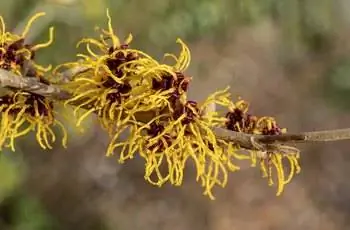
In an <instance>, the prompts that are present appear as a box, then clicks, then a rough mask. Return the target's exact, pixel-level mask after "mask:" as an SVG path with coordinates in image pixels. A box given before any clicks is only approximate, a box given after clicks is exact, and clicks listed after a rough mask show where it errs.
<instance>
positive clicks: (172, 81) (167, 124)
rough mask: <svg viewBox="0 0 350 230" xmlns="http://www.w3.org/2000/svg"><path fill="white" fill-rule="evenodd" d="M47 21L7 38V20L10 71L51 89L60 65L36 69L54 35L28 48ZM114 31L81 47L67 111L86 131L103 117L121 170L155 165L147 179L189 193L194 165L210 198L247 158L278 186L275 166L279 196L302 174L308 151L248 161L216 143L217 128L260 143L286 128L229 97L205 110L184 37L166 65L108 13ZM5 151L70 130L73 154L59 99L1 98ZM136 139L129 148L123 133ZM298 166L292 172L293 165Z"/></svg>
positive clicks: (1, 61) (218, 97) (47, 143)
mask: <svg viewBox="0 0 350 230" xmlns="http://www.w3.org/2000/svg"><path fill="white" fill-rule="evenodd" d="M43 15H44V13H39V14H36V15H35V16H34V17H32V18H31V19H30V20H29V22H28V24H27V26H26V27H25V29H24V31H23V33H22V34H21V35H16V34H12V33H10V32H6V31H5V23H4V22H3V19H2V18H1V17H0V26H1V27H0V68H1V69H4V70H7V71H10V72H12V73H15V74H16V75H18V77H34V78H36V79H37V81H38V82H40V83H42V84H47V85H50V84H51V82H50V81H48V80H46V79H45V78H44V74H45V73H47V72H48V71H49V70H50V69H51V66H49V67H48V68H44V67H42V66H40V65H38V64H36V63H35V61H34V59H35V54H36V51H37V50H38V49H40V48H44V47H47V46H48V45H50V44H51V43H52V41H53V28H50V39H49V41H48V42H46V43H43V44H38V45H30V44H26V42H25V38H26V35H27V34H28V32H29V29H30V26H31V24H32V23H33V22H34V21H35V20H36V19H37V18H38V17H41V16H43ZM107 17H108V28H107V29H106V30H105V29H101V30H100V36H99V37H98V38H84V39H82V40H81V41H80V42H78V44H77V46H80V45H83V44H84V45H85V49H86V53H85V54H78V55H77V56H78V57H79V60H78V61H76V62H70V63H65V64H62V65H60V66H58V67H57V68H56V69H55V70H53V74H54V75H55V73H56V72H57V71H58V70H59V69H61V68H71V67H82V68H84V69H85V70H86V71H82V72H78V73H77V74H75V75H74V76H73V78H72V79H71V81H69V82H66V83H64V84H63V86H62V87H63V88H64V89H65V90H67V91H68V92H69V93H70V94H71V95H72V97H71V98H70V99H68V100H66V101H65V105H66V106H68V105H69V106H74V116H76V117H77V123H76V125H77V126H80V125H81V124H82V122H83V121H84V120H85V119H86V118H87V117H88V116H89V115H91V114H95V115H96V116H97V117H98V120H99V123H100V124H101V127H102V128H103V129H105V130H106V131H107V132H108V134H109V135H110V142H109V145H108V148H107V151H106V155H107V156H112V155H114V154H115V153H118V158H119V162H120V163H124V162H125V161H126V160H129V159H132V158H134V157H136V156H140V157H141V158H143V160H144V162H145V174H144V177H145V180H146V181H148V182H149V183H151V184H153V185H156V186H162V185H163V184H165V183H170V184H172V185H174V186H180V185H182V183H183V180H184V171H185V168H186V167H187V166H188V164H192V165H193V166H194V167H195V169H196V173H197V174H196V180H197V181H198V182H199V183H200V184H201V185H202V187H203V188H204V194H205V195H207V196H209V197H210V198H211V199H214V195H213V191H212V190H213V188H214V186H221V187H224V186H225V185H226V184H227V181H228V174H229V172H235V171H238V170H239V169H240V167H239V165H238V163H239V161H240V160H250V161H251V163H252V166H256V164H257V162H258V161H260V168H261V170H262V172H263V176H264V177H267V178H268V181H269V184H270V185H272V184H273V181H274V180H273V178H272V177H273V173H272V171H273V168H275V169H276V175H277V180H278V189H277V195H279V194H281V192H282V191H283V188H284V186H285V185H286V184H287V183H289V182H290V180H291V179H292V177H293V176H294V174H295V173H298V172H299V171H300V167H299V164H298V157H299V155H298V152H295V151H293V149H292V148H290V149H288V148H287V147H286V146H281V147H280V148H279V147H278V148H276V146H274V148H271V149H267V150H268V151H267V152H261V151H252V150H251V151H250V154H247V155H242V154H241V153H239V151H238V150H240V148H241V147H240V146H239V145H238V144H237V143H232V142H229V141H226V140H223V139H220V138H217V137H216V136H215V132H214V128H222V129H228V130H232V131H235V132H242V133H247V134H259V135H280V134H282V133H284V132H286V130H285V129H281V128H280V127H279V126H278V125H277V123H276V121H275V119H274V118H272V117H257V116H253V115H251V114H249V113H248V107H249V105H248V103H247V102H246V101H244V100H241V99H240V100H238V101H237V102H232V101H231V100H230V94H229V93H228V89H225V90H222V91H218V92H215V93H213V94H211V95H209V96H208V97H207V98H206V99H205V100H203V101H202V102H198V101H193V100H189V99H188V97H187V93H188V90H189V87H190V84H191V79H192V78H191V76H189V75H187V73H186V70H187V68H188V66H189V64H190V61H191V55H190V51H189V49H188V47H187V45H186V44H185V43H184V42H183V41H182V40H180V39H178V40H177V43H178V44H179V45H180V47H181V51H180V53H179V55H178V56H177V55H173V54H166V55H165V57H166V58H170V59H171V60H172V61H173V63H170V64H169V63H166V62H165V61H167V60H168V59H164V61H163V62H159V61H157V60H156V59H154V58H153V57H151V56H150V55H148V54H146V53H144V52H142V51H141V50H137V49H133V48H132V47H131V42H132V39H133V37H132V35H131V34H130V35H129V36H128V37H127V38H126V39H125V40H124V41H121V40H120V39H119V37H118V36H117V35H116V33H115V31H114V30H113V27H112V23H111V17H110V15H109V12H108V10H107ZM213 104H214V105H220V106H223V107H225V108H227V109H228V110H229V112H227V113H226V116H223V115H222V114H220V113H219V112H218V111H209V110H208V108H209V107H210V106H212V105H213ZM0 113H1V117H2V119H1V126H0V149H1V148H3V147H10V148H11V149H12V150H13V151H14V150H15V145H14V140H15V139H16V138H17V137H20V136H23V135H26V134H28V133H29V132H31V131H35V133H36V139H37V141H38V143H39V145H40V146H41V147H42V148H44V149H46V148H52V143H53V142H54V141H55V140H56V135H55V133H54V130H53V127H54V126H59V128H60V129H61V130H62V132H63V134H64V135H63V138H62V144H63V146H66V142H67V134H66V130H65V128H64V127H63V125H62V123H61V122H60V121H59V120H57V119H56V116H55V115H56V111H55V110H54V103H53V100H52V99H50V98H48V97H45V96H42V95H38V94H35V93H31V92H26V91H25V90H19V89H10V90H9V91H8V93H7V94H6V95H3V96H1V97H0ZM123 133H127V135H128V138H127V139H126V140H123V139H122V138H121V134H123ZM285 159H287V161H288V162H289V168H290V169H289V174H288V175H287V176H285V175H286V172H285V168H286V166H285V163H284V160H285Z"/></svg>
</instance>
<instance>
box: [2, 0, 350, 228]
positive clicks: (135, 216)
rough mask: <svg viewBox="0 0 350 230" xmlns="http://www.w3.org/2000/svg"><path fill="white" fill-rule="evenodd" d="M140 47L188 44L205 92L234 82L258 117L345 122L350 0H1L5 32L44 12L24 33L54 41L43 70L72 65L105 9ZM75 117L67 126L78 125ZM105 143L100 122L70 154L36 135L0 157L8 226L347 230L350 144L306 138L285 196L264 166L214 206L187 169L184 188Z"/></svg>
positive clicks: (311, 126)
mask: <svg viewBox="0 0 350 230" xmlns="http://www.w3.org/2000/svg"><path fill="white" fill-rule="evenodd" d="M107 7H109V8H110V12H111V15H112V18H113V24H114V27H115V28H117V33H118V34H119V35H120V36H121V37H124V36H126V35H127V34H128V33H129V32H131V33H133V35H134V38H135V39H134V42H133V47H137V48H139V49H142V50H145V51H146V52H148V53H150V54H152V55H153V56H155V57H157V58H161V57H162V55H163V54H164V53H165V52H178V51H179V47H178V46H177V45H176V43H175V41H176V38H177V37H181V38H182V39H183V40H184V41H185V42H186V43H187V44H188V45H189V47H190V49H191V51H192V58H193V59H192V64H191V67H190V68H189V70H188V73H189V74H190V75H192V76H193V82H192V85H191V89H190V90H191V93H190V97H191V98H193V99H196V100H201V99H203V98H204V97H205V96H206V95H208V94H209V93H211V92H214V91H215V90H217V89H222V88H225V87H226V86H228V85H229V86H230V87H231V92H232V95H233V97H234V98H236V97H237V96H242V97H243V98H244V99H246V100H248V101H250V102H251V106H252V107H251V109H252V111H253V112H254V113H256V114H257V115H271V116H275V117H276V118H277V119H278V120H279V122H280V124H281V125H282V126H283V127H287V128H288V130H289V131H290V132H300V131H312V130H323V129H335V128H342V127H347V126H349V125H348V124H349V122H350V113H349V110H350V98H349V97H350V1H349V0H305V1H302V0H215V1H214V0H176V1H175V0H174V1H171V0H152V1H151V0H113V1H112V0H45V1H44V0H42V1H38V0H0V15H2V16H3V17H4V18H5V21H6V22H7V23H6V25H7V29H8V30H10V31H18V32H20V31H21V30H22V28H23V25H24V24H25V23H26V21H27V19H28V18H29V17H30V16H32V15H33V14H34V13H36V12H38V11H45V12H47V16H46V17H43V18H41V19H40V20H38V21H36V23H35V24H34V25H33V28H32V31H31V34H30V37H29V38H28V41H33V42H39V41H45V40H46V39H47V37H48V28H49V26H51V25H54V26H55V28H56V36H55V37H56V38H55V43H54V44H53V45H52V46H50V47H49V48H47V49H44V50H41V51H40V54H38V56H37V58H38V62H39V63H41V64H53V65H57V64H59V63H62V62H67V61H72V60H75V54H76V52H77V50H76V49H75V44H76V43H77V41H78V40H79V39H81V38H82V37H86V36H93V35H94V34H95V33H94V27H95V26H100V27H105V25H106V14H105V12H106V8H107ZM71 125H72V124H71ZM107 143H108V138H107V136H106V134H104V132H103V131H102V130H101V129H100V128H99V126H98V125H97V124H96V123H95V122H94V119H93V117H92V118H91V121H90V122H88V124H86V130H85V133H84V134H81V133H79V132H78V131H77V130H75V129H71V130H70V142H69V148H68V149H67V150H64V149H62V148H61V147H60V146H57V147H56V148H55V150H53V151H43V150H41V149H39V147H38V145H37V144H36V142H35V140H34V138H33V137H26V138H24V139H22V140H20V141H19V142H18V148H17V151H16V152H15V153H12V152H6V151H4V152H2V154H1V155H0V229H1V230H44V229H53V230H56V229H59V230H60V229H62V230H70V229H72V230H73V229H74V230H75V229H82V230H85V229H86V230H90V229H91V230H110V229H113V230H114V229H117V230H138V229H140V230H148V229H149V230H158V229H169V230H196V229H200V230H233V229H237V230H240V229H244V230H256V229H262V230H277V229H283V230H289V229H290V230H294V229H310V230H323V229H324V230H339V229H349V228H350V221H349V220H350V182H349V176H348V175H349V173H350V154H349V147H350V142H346V141H345V142H337V143H327V144H318V145H310V144H309V145H303V146H300V148H301V150H302V159H301V165H302V173H301V174H300V175H298V176H297V177H296V178H295V179H294V181H293V182H292V183H291V184H289V185H288V186H287V187H286V190H285V192H284V194H283V195H282V196H281V197H276V196H275V189H274V188H270V187H268V186H267V182H266V180H264V179H262V178H261V177H260V172H259V170H258V169H254V168H247V169H244V170H242V171H240V172H238V173H234V174H231V176H230V181H229V184H228V186H227V187H226V188H225V189H216V190H215V195H216V200H215V201H210V200H209V199H208V198H207V197H204V196H202V188H201V187H200V185H199V184H197V183H196V182H195V180H194V176H193V172H192V171H191V169H188V171H187V177H186V182H185V184H184V186H182V187H181V188H174V187H171V186H164V187H163V188H161V189H159V188H155V187H153V186H151V185H149V184H147V183H146V182H145V181H144V180H143V162H142V161H141V160H137V159H136V160H133V161H130V162H127V163H126V164H124V165H118V163H117V161H116V159H114V158H106V157H104V153H105V149H106V145H107Z"/></svg>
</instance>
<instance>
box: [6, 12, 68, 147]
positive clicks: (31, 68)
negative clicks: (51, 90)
mask: <svg viewBox="0 0 350 230" xmlns="http://www.w3.org/2000/svg"><path fill="white" fill-rule="evenodd" d="M44 14H45V13H38V14H36V15H34V16H33V17H32V18H31V19H30V20H29V21H28V23H27V25H26V27H25V28H24V31H23V33H22V34H21V35H17V34H13V33H10V32H6V30H5V23H4V20H3V18H2V17H1V16H0V68H1V69H4V70H7V71H10V72H13V73H15V74H16V75H18V77H35V78H37V80H38V82H41V83H42V84H50V83H49V82H48V81H47V80H46V79H44V77H43V75H44V73H45V72H47V71H49V70H50V68H51V67H50V66H49V67H47V68H44V67H42V66H40V65H38V64H36V63H35V62H34V58H35V53H36V51H37V50H38V49H40V48H44V47H47V46H49V45H50V44H51V43H52V41H53V28H50V39H49V41H48V42H46V43H43V44H37V45H30V44H26V43H25V38H26V36H27V34H28V32H29V29H30V26H31V24H32V23H33V22H34V21H35V20H36V19H37V18H38V17H41V16H43V15H44ZM53 107H54V105H53V101H52V100H50V99H48V98H45V97H44V96H41V95H37V94H34V93H30V92H26V91H24V90H15V89H11V90H10V91H9V92H8V93H7V94H5V95H3V96H1V97H0V113H1V117H2V119H1V127H0V133H1V134H0V149H2V148H3V147H10V148H11V149H12V150H13V151H15V144H14V140H15V139H16V138H17V137H20V136H23V135H26V134H28V133H29V132H31V131H35V132H36V139H37V141H38V143H39V145H40V146H41V147H42V148H44V149H47V148H49V149H51V148H52V143H53V142H54V141H55V140H56V135H55V133H54V131H53V126H56V125H57V126H59V127H60V128H61V130H62V131H63V134H64V135H63V138H62V144H63V146H65V145H66V142H67V134H66V130H65V128H64V127H63V125H62V123H61V122H60V121H58V120H57V119H55V117H54V113H55V112H54V110H53Z"/></svg>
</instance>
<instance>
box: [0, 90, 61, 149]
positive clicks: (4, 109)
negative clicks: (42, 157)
mask: <svg viewBox="0 0 350 230" xmlns="http://www.w3.org/2000/svg"><path fill="white" fill-rule="evenodd" d="M0 113H1V117H2V119H1V127H0V133H1V134H0V148H2V147H10V148H11V150H12V151H15V143H14V141H15V139H16V138H18V137H20V136H24V135H26V134H28V133H29V132H31V131H35V132H36V139H37V141H38V143H39V145H40V146H41V147H42V148H43V149H47V148H49V149H52V145H51V144H52V143H53V142H54V141H55V140H56V135H55V133H54V131H53V130H52V127H53V126H59V127H60V128H61V130H62V132H63V138H62V145H63V146H64V147H66V142H67V133H66V131H65V128H64V127H63V125H62V123H61V122H59V121H58V120H57V119H55V118H54V111H53V104H52V102H50V101H49V100H48V99H46V98H44V97H43V96H39V95H35V94H31V93H27V92H23V91H18V92H16V93H11V94H9V95H5V96H2V97H1V98H0Z"/></svg>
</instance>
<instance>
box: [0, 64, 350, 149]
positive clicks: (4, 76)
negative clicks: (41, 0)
mask: <svg viewBox="0 0 350 230" xmlns="http://www.w3.org/2000/svg"><path fill="white" fill-rule="evenodd" d="M86 70H87V68H86V67H81V68H80V67H75V68H73V69H69V70H66V71H65V72H62V73H59V74H58V75H59V76H57V77H58V78H59V79H60V81H61V82H67V81H69V80H70V79H72V78H73V77H74V75H76V74H78V73H81V72H84V71H86ZM0 88H5V89H6V88H7V89H19V90H24V91H27V92H31V93H35V94H38V95H42V96H45V97H49V98H52V99H54V100H58V101H64V100H67V99H69V98H71V94H70V93H69V92H67V91H64V90H62V89H61V88H60V87H59V86H58V85H55V84H50V85H48V84H44V83H41V82H40V81H39V80H38V79H37V78H35V77H21V76H18V75H16V74H14V73H12V72H9V71H6V70H3V69H0ZM148 117H149V118H151V117H152V116H147V114H140V117H138V119H140V120H142V121H143V122H147V121H148V119H147V118H148ZM213 131H214V133H215V135H216V137H217V138H218V139H222V140H226V141H230V142H232V143H235V144H237V145H239V146H240V147H242V148H245V149H248V150H261V151H267V150H269V149H271V148H276V147H277V148H278V147H279V146H281V145H282V144H297V143H311V142H327V141H339V140H349V139H350V128H344V129H336V130H325V131H314V132H302V133H296V134H291V133H286V134H280V135H256V134H247V133H242V132H234V131H230V130H227V129H223V128H217V127H215V128H213Z"/></svg>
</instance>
